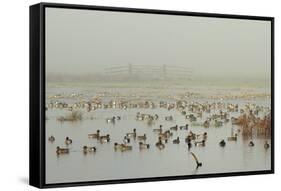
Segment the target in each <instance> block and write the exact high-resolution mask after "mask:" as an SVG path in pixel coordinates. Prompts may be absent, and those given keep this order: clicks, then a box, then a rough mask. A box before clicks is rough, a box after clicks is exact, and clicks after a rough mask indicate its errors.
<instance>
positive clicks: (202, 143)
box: [195, 140, 206, 147]
mask: <svg viewBox="0 0 281 191" xmlns="http://www.w3.org/2000/svg"><path fill="white" fill-rule="evenodd" d="M205 142H206V141H205V140H202V141H197V142H195V146H202V147H205Z"/></svg>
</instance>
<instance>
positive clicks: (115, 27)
mask: <svg viewBox="0 0 281 191" xmlns="http://www.w3.org/2000/svg"><path fill="white" fill-rule="evenodd" d="M270 35H271V31H270V22H269V21H254V20H239V19H220V18H206V17H191V16H171V15H156V14H140V13H124V12H122V13H120V12H108V11H93V10H75V9H61V8H46V69H47V74H52V73H67V74H89V73H97V72H99V73H102V72H104V68H105V67H108V66H119V65H127V64H128V63H131V64H133V65H134V64H141V65H159V66H160V65H163V64H166V65H185V66H188V67H190V68H191V69H192V71H193V75H194V76H196V77H202V76H207V77H218V76H230V77H231V76H236V77H240V76H241V77H249V78H270V62H271V60H270V59H271V58H270V57H271V55H270V51H271V50H270Z"/></svg>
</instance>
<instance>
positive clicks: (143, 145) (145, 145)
mask: <svg viewBox="0 0 281 191" xmlns="http://www.w3.org/2000/svg"><path fill="white" fill-rule="evenodd" d="M139 148H140V149H149V144H145V143H143V142H139Z"/></svg>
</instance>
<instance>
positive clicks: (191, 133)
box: [187, 131, 196, 140]
mask: <svg viewBox="0 0 281 191" xmlns="http://www.w3.org/2000/svg"><path fill="white" fill-rule="evenodd" d="M187 136H188V137H189V138H190V139H191V140H195V139H196V134H195V133H193V132H192V131H190V132H189V133H188V135H187Z"/></svg>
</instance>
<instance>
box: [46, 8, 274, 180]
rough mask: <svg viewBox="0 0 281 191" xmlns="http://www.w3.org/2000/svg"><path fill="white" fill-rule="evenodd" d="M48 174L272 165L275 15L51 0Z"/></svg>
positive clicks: (85, 176)
mask: <svg viewBox="0 0 281 191" xmlns="http://www.w3.org/2000/svg"><path fill="white" fill-rule="evenodd" d="M45 14H46V21H45V24H46V27H45V38H46V39H45V43H46V44H45V63H46V64H45V67H46V68H45V69H46V70H45V72H46V99H45V100H46V122H45V123H46V129H45V131H46V140H45V141H46V155H45V156H46V183H49V184H50V183H64V182H80V181H99V180H116V179H132V178H146V177H165V176H181V175H198V174H210V173H212V174H213V173H226V172H244V171H260V170H270V169H271V148H272V145H271V137H270V136H271V88H270V87H271V83H270V82H271V55H272V53H271V47H272V46H271V34H272V32H271V28H272V27H271V23H270V21H263V20H250V19H234V18H217V17H197V16H182V15H170V14H169V15H165V14H143V13H131V12H118V11H117V12H114V11H101V10H99V11H98V10H96V11H94V10H86V9H85V10H84V9H83V10H82V9H81V10H80V9H79V10H78V9H77V10H76V9H58V8H50V7H48V8H46V12H45Z"/></svg>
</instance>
